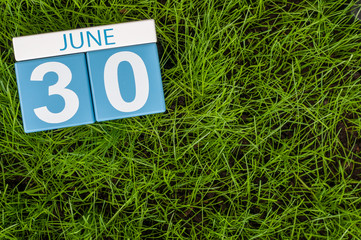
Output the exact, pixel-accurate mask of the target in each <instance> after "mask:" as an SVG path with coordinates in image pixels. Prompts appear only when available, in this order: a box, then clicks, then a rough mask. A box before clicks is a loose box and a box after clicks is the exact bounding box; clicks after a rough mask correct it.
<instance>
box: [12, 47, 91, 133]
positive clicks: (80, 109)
mask: <svg viewBox="0 0 361 240" xmlns="http://www.w3.org/2000/svg"><path fill="white" fill-rule="evenodd" d="M15 71H16V76H17V83H18V89H19V97H20V105H21V111H22V115H23V124H24V129H25V132H36V131H42V130H49V129H56V128H63V127H71V126H77V125H82V124H89V123H94V112H93V106H92V100H91V94H90V86H89V78H88V70H87V64H86V60H85V54H83V53H81V54H73V55H67V56H60V57H51V58H42V59H37V60H29V61H23V62H17V63H15Z"/></svg>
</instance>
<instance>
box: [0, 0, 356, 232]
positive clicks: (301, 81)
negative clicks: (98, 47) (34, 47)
mask: <svg viewBox="0 0 361 240" xmlns="http://www.w3.org/2000/svg"><path fill="white" fill-rule="evenodd" d="M67 2H68V3H67ZM123 2H124V3H122V1H116V0H113V1H110V0H109V1H107V3H106V4H105V3H103V1H100V0H99V1H95V0H90V1H80V0H77V1H62V0H52V1H50V0H48V1H40V0H16V1H15V0H14V1H13V0H1V1H0V9H1V11H0V23H1V24H0V157H1V161H0V239H151V238H158V239H187V238H191V239H361V181H360V180H361V153H360V151H361V120H360V119H361V118H360V117H361V104H360V100H361V78H360V75H361V23H360V22H354V21H352V19H351V17H350V16H349V15H348V12H349V10H350V7H351V6H352V3H348V2H346V1H345V0H335V1H326V0H315V1H296V0H294V1H291V0H257V1H245V0H230V1H224V0H219V1H218V0H207V1H204V0H203V1H186V0H178V1H170V0H168V1H166V0H163V1H158V2H157V1H123ZM342 6H345V7H346V8H342ZM148 18H153V19H155V21H156V26H157V35H158V48H159V52H160V59H161V61H160V64H161V69H162V78H163V86H164V92H165V97H166V106H167V111H166V113H164V114H155V115H149V116H143V117H135V118H129V119H121V120H115V121H107V122H102V123H96V124H92V125H86V126H79V127H72V128H65V129H59V130H52V131H44V132H39V133H32V134H25V133H24V131H23V127H22V119H21V112H20V106H19V98H18V92H17V85H16V77H15V71H14V63H15V60H14V56H13V49H12V43H11V40H12V38H13V37H16V36H23V35H29V34H38V33H44V32H53V31H60V30H67V29H74V28H81V27H88V26H97V25H105V24H112V23H120V22H128V21H133V20H142V19H148Z"/></svg>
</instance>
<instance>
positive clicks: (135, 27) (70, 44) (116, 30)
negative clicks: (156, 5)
mask: <svg viewBox="0 0 361 240" xmlns="http://www.w3.org/2000/svg"><path fill="white" fill-rule="evenodd" d="M156 41H157V37H156V31H155V23H154V20H153V19H150V20H143V21H136V22H127V23H118V24H112V25H105V26H97V27H90V28H81V29H74V30H68V31H61V32H52V33H44V34H37V35H30V36H23V37H16V38H13V46H14V53H15V59H16V60H17V61H24V60H30V59H38V58H46V57H53V56H60V55H68V54H73V53H82V52H90V51H95V50H102V49H110V48H117V47H125V46H131V45H139V44H146V43H154V42H156Z"/></svg>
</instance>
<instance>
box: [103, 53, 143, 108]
mask: <svg viewBox="0 0 361 240" xmlns="http://www.w3.org/2000/svg"><path fill="white" fill-rule="evenodd" d="M124 61H126V62H128V63H130V65H131V66H132V69H133V73H134V81H135V98H134V100H133V101H131V102H126V101H124V99H123V97H122V95H121V93H120V89H119V82H118V66H119V64H120V63H121V62H124ZM104 85H105V92H106V94H107V97H108V100H109V102H110V104H111V105H112V106H113V107H114V108H115V109H117V110H118V111H121V112H134V111H137V110H139V109H141V108H142V107H143V106H144V104H145V103H146V102H147V100H148V96H149V78H148V73H147V69H146V67H145V64H144V62H143V60H142V58H141V57H139V55H137V54H135V53H133V52H127V51H124V52H118V53H115V54H113V55H112V56H111V57H110V58H109V59H108V61H107V62H106V63H105V68H104Z"/></svg>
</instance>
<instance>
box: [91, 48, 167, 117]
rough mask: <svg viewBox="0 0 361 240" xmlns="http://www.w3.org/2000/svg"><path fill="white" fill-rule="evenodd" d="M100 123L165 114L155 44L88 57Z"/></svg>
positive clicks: (96, 53) (109, 50)
mask: <svg viewBox="0 0 361 240" xmlns="http://www.w3.org/2000/svg"><path fill="white" fill-rule="evenodd" d="M87 59H88V67H89V76H90V82H91V89H92V95H93V101H94V112H95V117H96V120H97V121H105V120H112V119H119V118H126V117H133V116H139V115H146V114H152V113H159V112H164V111H165V103H164V94H163V87H162V79H161V75H160V68H159V60H158V52H157V46H156V44H155V43H149V44H143V45H137V46H130V47H122V48H114V49H108V50H101V51H95V52H89V53H87Z"/></svg>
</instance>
